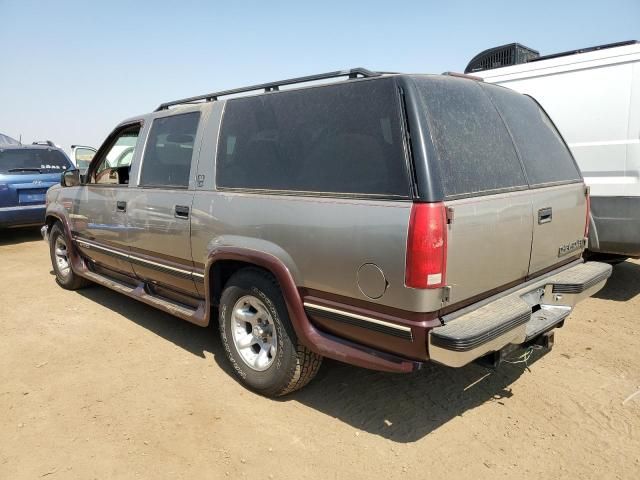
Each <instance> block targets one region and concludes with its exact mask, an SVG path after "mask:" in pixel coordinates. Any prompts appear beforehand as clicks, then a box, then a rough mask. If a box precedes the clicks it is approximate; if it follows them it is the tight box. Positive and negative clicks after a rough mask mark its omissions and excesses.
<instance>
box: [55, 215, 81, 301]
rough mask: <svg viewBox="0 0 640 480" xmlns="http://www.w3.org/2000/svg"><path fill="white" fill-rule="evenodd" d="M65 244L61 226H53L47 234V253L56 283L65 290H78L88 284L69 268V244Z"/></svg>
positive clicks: (65, 239) (57, 224)
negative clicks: (49, 256)
mask: <svg viewBox="0 0 640 480" xmlns="http://www.w3.org/2000/svg"><path fill="white" fill-rule="evenodd" d="M67 242H68V240H67V238H66V236H65V234H64V230H63V229H62V226H61V225H60V224H59V223H56V224H54V225H53V227H52V228H51V232H50V233H49V253H50V255H51V265H52V266H53V271H54V273H55V275H56V282H57V283H58V285H60V286H61V287H62V288H65V289H67V290H78V289H79V288H83V287H86V286H87V285H89V284H90V282H89V281H88V280H86V279H84V278H82V277H80V276H78V275H76V274H75V272H74V271H73V269H72V268H71V259H70V257H69V244H68V243H67Z"/></svg>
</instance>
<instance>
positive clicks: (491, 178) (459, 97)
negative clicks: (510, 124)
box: [414, 77, 527, 197]
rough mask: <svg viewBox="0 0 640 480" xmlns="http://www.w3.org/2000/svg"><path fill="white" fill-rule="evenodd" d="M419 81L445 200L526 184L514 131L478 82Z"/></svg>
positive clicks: (450, 79) (445, 79)
mask: <svg viewBox="0 0 640 480" xmlns="http://www.w3.org/2000/svg"><path fill="white" fill-rule="evenodd" d="M414 80H415V83H416V86H417V89H418V92H419V94H420V95H421V97H422V98H423V100H424V103H425V106H426V111H427V114H428V117H429V129H430V132H431V138H432V140H433V143H434V146H435V149H436V153H437V155H436V157H437V158H436V159H435V161H437V162H438V163H439V170H440V172H441V176H442V184H443V188H444V193H445V196H447V197H456V196H463V195H468V194H478V193H483V192H486V193H490V192H492V191H497V190H506V189H515V188H518V187H525V186H526V185H527V182H526V179H525V177H524V172H523V171H522V165H521V163H520V161H519V160H518V157H517V155H516V152H515V149H514V147H513V142H512V141H511V138H510V137H509V133H508V132H507V129H506V128H505V126H504V123H503V122H502V120H501V119H500V116H499V115H498V112H497V111H496V109H495V107H494V106H493V104H492V103H491V101H490V100H489V98H488V97H487V95H485V94H484V93H483V92H482V90H480V88H479V87H478V85H477V83H476V82H473V81H469V80H462V79H457V78H450V77H447V78H438V77H432V78H431V77H424V78H414Z"/></svg>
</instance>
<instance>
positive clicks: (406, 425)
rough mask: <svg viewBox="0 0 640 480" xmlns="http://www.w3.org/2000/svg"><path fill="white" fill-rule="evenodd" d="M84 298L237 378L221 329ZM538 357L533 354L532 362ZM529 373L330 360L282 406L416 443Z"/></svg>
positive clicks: (499, 398) (98, 292)
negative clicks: (394, 370)
mask: <svg viewBox="0 0 640 480" xmlns="http://www.w3.org/2000/svg"><path fill="white" fill-rule="evenodd" d="M78 293H79V294H80V295H82V296H84V297H86V298H88V299H90V300H92V301H95V302H97V303H99V304H101V305H103V306H104V307H106V308H108V309H110V310H113V311H115V312H117V313H119V314H121V315H123V316H124V317H126V318H128V319H129V320H131V321H133V322H135V323H137V324H138V325H140V326H142V327H144V328H146V329H147V330H149V331H151V332H153V333H155V334H156V335H159V336H160V337H162V338H164V339H165V340H168V341H170V342H171V343H173V344H175V345H177V346H179V347H181V348H183V349H185V350H186V351H188V352H190V353H192V354H193V355H197V356H198V357H204V352H210V353H211V354H213V356H214V359H215V360H216V363H217V364H218V365H220V367H221V368H222V369H223V370H224V371H225V372H226V373H227V374H228V375H230V376H232V377H233V372H232V370H231V368H230V367H229V365H228V363H227V361H226V358H225V355H224V352H223V350H222V346H221V343H220V340H219V338H218V331H217V325H215V324H214V325H211V326H209V327H207V328H202V327H198V326H196V325H192V324H190V323H188V322H185V321H182V320H180V319H177V318H174V317H172V316H171V315H168V314H165V313H163V312H160V311H158V310H155V309H154V308H152V307H149V306H147V305H144V304H142V303H139V302H136V301H134V300H128V299H126V298H125V297H123V296H122V295H120V294H118V293H116V292H112V291H110V290H108V289H106V288H103V287H98V286H95V287H90V288H87V289H84V290H79V291H78ZM540 356H541V353H538V352H534V355H532V358H531V359H530V361H529V364H532V363H533V362H535V361H536V360H538V359H539V358H540ZM523 373H525V374H526V366H525V365H522V364H520V365H510V364H503V365H502V366H501V367H500V369H499V370H498V371H491V370H487V369H485V368H482V367H479V366H476V365H470V366H467V367H464V368H461V369H451V368H446V367H442V366H438V365H432V364H427V365H425V367H424V368H423V369H422V370H419V371H417V372H414V373H412V374H407V375H400V374H389V373H382V372H375V371H371V370H365V369H360V368H356V367H351V366H349V365H345V364H341V363H339V362H334V361H327V360H325V362H324V364H323V367H322V368H321V370H320V373H319V374H318V376H317V377H316V379H315V380H314V381H313V382H312V383H311V384H309V385H308V386H307V387H306V388H304V389H303V390H301V391H299V392H296V393H294V394H292V395H289V396H287V397H285V398H283V399H282V400H281V401H282V402H283V403H287V402H292V401H293V402H299V403H301V404H303V405H306V406H308V407H310V408H313V409H315V410H318V411H320V412H322V413H325V414H326V415H329V416H331V417H335V418H337V419H339V420H341V421H343V422H345V423H347V424H349V425H351V426H352V427H354V428H358V429H360V430H364V431H367V432H369V433H372V434H375V435H380V436H382V437H385V438H388V439H390V440H393V441H396V442H414V441H416V440H419V439H420V438H422V437H424V436H425V435H427V434H429V433H430V432H431V431H433V430H435V429H436V428H438V427H439V426H441V425H443V424H444V423H446V422H447V421H449V420H451V419H452V418H454V417H458V416H461V415H463V414H464V413H465V412H466V411H468V410H470V409H473V408H475V407H477V406H479V405H481V404H483V403H485V402H487V401H496V402H499V403H502V402H504V401H506V400H507V399H508V398H509V397H510V396H511V395H512V394H511V389H510V385H511V384H512V383H513V382H514V381H515V380H516V379H517V378H518V377H520V375H522V374H523ZM233 378H234V379H235V377H233ZM283 408H284V405H283Z"/></svg>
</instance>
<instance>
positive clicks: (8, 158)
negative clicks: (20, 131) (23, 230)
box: [0, 141, 75, 228]
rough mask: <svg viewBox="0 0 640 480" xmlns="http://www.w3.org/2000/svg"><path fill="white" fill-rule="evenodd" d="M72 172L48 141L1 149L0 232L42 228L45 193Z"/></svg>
mask: <svg viewBox="0 0 640 480" xmlns="http://www.w3.org/2000/svg"><path fill="white" fill-rule="evenodd" d="M74 168H75V167H74V166H73V164H72V163H71V161H70V160H69V158H68V157H67V155H66V154H65V153H64V152H63V151H62V150H60V149H59V148H58V147H56V146H55V145H54V144H53V143H52V142H49V141H47V142H46V143H45V144H40V143H36V144H33V145H20V144H18V145H2V146H0V228H9V227H21V226H30V225H42V224H43V223H44V213H45V209H46V205H45V197H46V193H47V190H48V189H49V187H51V186H52V185H55V184H58V183H60V175H61V174H62V173H63V172H65V171H67V170H73V169H74Z"/></svg>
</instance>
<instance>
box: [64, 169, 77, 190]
mask: <svg viewBox="0 0 640 480" xmlns="http://www.w3.org/2000/svg"><path fill="white" fill-rule="evenodd" d="M60 185H62V186H63V187H76V186H78V185H80V170H67V171H66V172H64V173H63V174H62V178H61V179H60Z"/></svg>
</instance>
